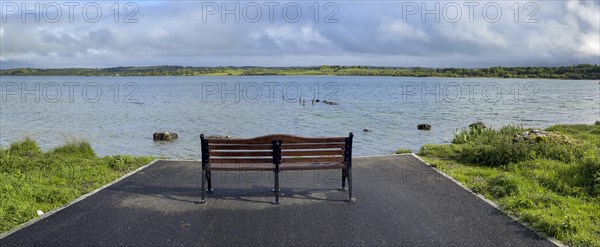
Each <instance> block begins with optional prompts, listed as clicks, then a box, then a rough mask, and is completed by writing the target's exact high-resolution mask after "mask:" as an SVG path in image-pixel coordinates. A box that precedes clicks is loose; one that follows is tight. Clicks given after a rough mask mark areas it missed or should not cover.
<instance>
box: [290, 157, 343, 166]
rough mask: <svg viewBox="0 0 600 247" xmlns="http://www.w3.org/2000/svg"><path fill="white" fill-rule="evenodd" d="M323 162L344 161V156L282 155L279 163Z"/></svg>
mask: <svg viewBox="0 0 600 247" xmlns="http://www.w3.org/2000/svg"><path fill="white" fill-rule="evenodd" d="M323 162H344V157H300V158H292V157H283V158H282V159H281V163H282V164H285V163H323Z"/></svg>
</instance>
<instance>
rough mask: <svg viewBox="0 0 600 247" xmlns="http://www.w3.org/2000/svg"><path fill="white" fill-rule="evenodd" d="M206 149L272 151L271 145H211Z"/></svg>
mask: <svg viewBox="0 0 600 247" xmlns="http://www.w3.org/2000/svg"><path fill="white" fill-rule="evenodd" d="M208 149H209V150H210V151H213V150H265V151H272V150H273V145H272V144H268V145H267V144H264V145H242V144H236V145H226V144H220V145H213V144H212V143H209V144H208Z"/></svg>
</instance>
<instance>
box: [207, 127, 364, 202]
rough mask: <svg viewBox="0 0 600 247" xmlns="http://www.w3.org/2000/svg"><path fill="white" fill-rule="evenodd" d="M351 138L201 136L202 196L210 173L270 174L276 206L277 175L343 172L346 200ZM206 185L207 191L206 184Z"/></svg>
mask: <svg viewBox="0 0 600 247" xmlns="http://www.w3.org/2000/svg"><path fill="white" fill-rule="evenodd" d="M352 138H353V134H352V132H350V134H349V135H348V137H317V138H308V137H299V136H293V135H267V136H261V137H256V138H249V139H229V138H227V139H223V138H205V137H204V134H202V135H200V140H201V147H202V196H201V200H200V202H201V203H205V202H206V201H205V193H206V192H207V191H208V192H212V185H211V172H212V171H273V172H274V173H275V179H274V180H275V181H274V183H275V184H274V189H273V191H274V193H275V201H274V202H273V203H274V204H278V203H279V195H280V193H279V173H280V172H281V171H288V170H331V169H339V170H341V171H342V189H345V187H346V181H347V182H348V201H350V202H352V201H354V198H353V197H352ZM207 183H208V190H207V189H206V187H205V186H206V184H207Z"/></svg>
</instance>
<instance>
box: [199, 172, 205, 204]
mask: <svg viewBox="0 0 600 247" xmlns="http://www.w3.org/2000/svg"><path fill="white" fill-rule="evenodd" d="M205 176H206V171H205V170H204V169H202V192H201V193H200V203H201V204H205V203H206V200H205V196H206V189H205V186H206V179H205Z"/></svg>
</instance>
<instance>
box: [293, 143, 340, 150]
mask: <svg viewBox="0 0 600 247" xmlns="http://www.w3.org/2000/svg"><path fill="white" fill-rule="evenodd" d="M344 146H345V144H344V143H302V144H286V143H285V142H284V143H283V144H282V145H281V150H287V149H333V148H336V149H341V150H343V149H344Z"/></svg>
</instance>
